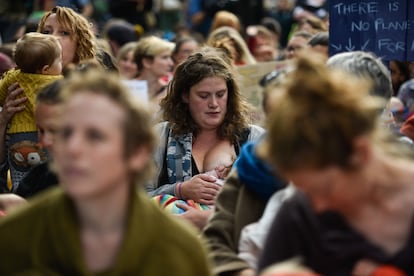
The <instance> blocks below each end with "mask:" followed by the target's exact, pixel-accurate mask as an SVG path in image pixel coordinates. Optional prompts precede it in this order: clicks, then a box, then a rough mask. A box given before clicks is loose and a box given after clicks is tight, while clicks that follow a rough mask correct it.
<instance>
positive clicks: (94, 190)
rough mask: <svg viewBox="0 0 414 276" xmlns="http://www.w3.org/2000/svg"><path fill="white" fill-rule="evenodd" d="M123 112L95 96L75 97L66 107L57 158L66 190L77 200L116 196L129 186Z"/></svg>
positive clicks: (59, 171) (103, 97) (56, 140)
mask: <svg viewBox="0 0 414 276" xmlns="http://www.w3.org/2000/svg"><path fill="white" fill-rule="evenodd" d="M124 117H125V113H124V111H123V109H122V108H121V107H120V106H119V105H117V104H115V103H114V102H112V101H111V100H110V99H109V98H108V97H106V96H103V95H99V94H95V93H92V92H83V93H78V94H76V95H74V96H72V97H71V98H70V99H69V101H68V102H67V104H66V105H65V106H64V109H63V112H62V116H61V121H60V131H59V132H58V134H57V135H56V139H55V147H54V158H55V163H56V167H57V170H58V175H59V179H60V181H61V184H62V187H63V188H64V190H65V191H66V192H67V193H68V194H69V195H70V196H71V197H72V198H74V199H83V198H91V197H96V196H103V195H109V194H111V193H116V191H119V189H125V188H127V187H124V186H127V185H121V184H120V183H129V179H128V176H129V167H128V166H129V165H128V162H127V160H125V157H124V137H123V136H124V134H123V129H122V127H123V121H124Z"/></svg>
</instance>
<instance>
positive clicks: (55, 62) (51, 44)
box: [13, 32, 62, 75]
mask: <svg viewBox="0 0 414 276" xmlns="http://www.w3.org/2000/svg"><path fill="white" fill-rule="evenodd" d="M13 55H14V60H15V62H16V65H17V68H18V69H20V70H21V71H22V72H24V73H31V74H43V75H60V74H61V72H62V47H61V45H60V43H59V40H58V39H57V38H56V37H54V36H52V35H46V34H41V33H35V32H33V33H27V34H25V35H23V36H22V37H21V38H20V39H19V40H18V41H17V43H16V47H15V49H14V53H13Z"/></svg>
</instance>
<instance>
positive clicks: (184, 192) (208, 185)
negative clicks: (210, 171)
mask: <svg viewBox="0 0 414 276" xmlns="http://www.w3.org/2000/svg"><path fill="white" fill-rule="evenodd" d="M216 180H217V178H215V177H214V176H211V175H207V174H197V175H196V176H193V177H192V178H191V179H190V180H188V181H185V182H183V183H181V187H180V190H181V196H182V197H183V199H192V200H194V201H195V202H198V203H201V204H206V205H213V204H214V201H215V199H216V196H217V194H218V192H219V190H220V187H221V186H220V185H218V184H217V183H215V181H216Z"/></svg>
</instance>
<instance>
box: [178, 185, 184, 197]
mask: <svg viewBox="0 0 414 276" xmlns="http://www.w3.org/2000/svg"><path fill="white" fill-rule="evenodd" d="M182 184H183V183H182V182H180V183H177V192H178V198H179V199H183V195H182V194H181V185H182Z"/></svg>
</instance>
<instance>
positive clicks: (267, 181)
mask: <svg viewBox="0 0 414 276" xmlns="http://www.w3.org/2000/svg"><path fill="white" fill-rule="evenodd" d="M260 141H261V140H258V141H254V142H248V143H246V144H245V145H244V146H243V147H242V149H241V151H240V155H239V158H238V159H237V160H236V162H235V163H234V167H235V168H236V169H237V173H238V175H239V180H240V182H241V183H243V184H244V185H245V186H246V187H247V188H248V189H249V190H251V191H253V192H254V193H255V194H257V195H258V196H260V197H261V198H263V199H264V200H266V201H267V200H268V199H269V198H270V197H271V196H272V195H273V193H274V192H276V191H277V190H279V189H281V188H283V187H285V186H286V184H287V182H286V181H285V180H283V179H281V178H280V177H278V176H277V175H276V174H275V171H274V170H273V168H271V166H270V165H269V164H267V163H266V162H265V161H263V160H262V159H259V158H258V157H257V155H256V145H257V144H258V143H260Z"/></svg>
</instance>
